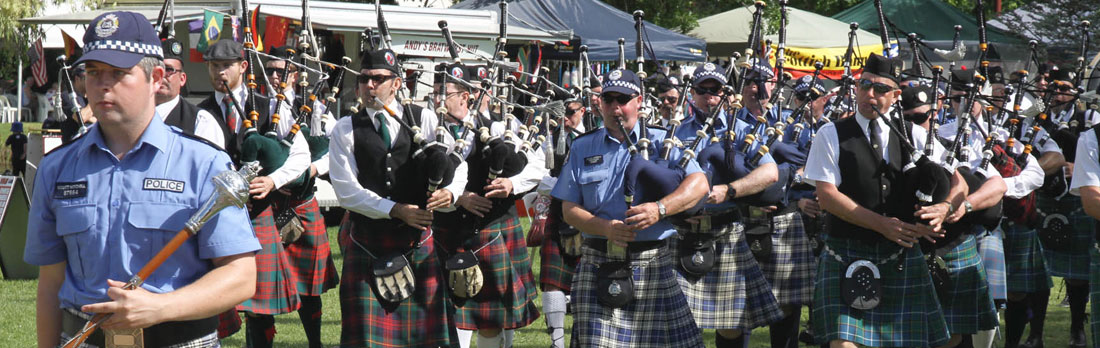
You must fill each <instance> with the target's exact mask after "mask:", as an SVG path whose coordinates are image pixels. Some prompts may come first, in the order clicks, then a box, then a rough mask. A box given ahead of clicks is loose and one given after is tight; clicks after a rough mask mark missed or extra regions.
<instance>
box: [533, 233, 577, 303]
mask: <svg viewBox="0 0 1100 348" xmlns="http://www.w3.org/2000/svg"><path fill="white" fill-rule="evenodd" d="M570 228H572V227H570ZM539 255H540V259H539V264H540V266H541V267H539V289H540V290H542V291H547V287H551V286H552V287H555V288H558V289H559V290H561V291H562V292H564V293H566V294H568V293H569V292H570V290H572V289H573V275H574V274H576V273H577V262H579V261H580V257H578V256H569V255H565V254H564V252H563V251H562V250H561V234H559V233H558V232H557V231H547V232H546V237H545V238H543V239H542V247H541V248H539Z"/></svg>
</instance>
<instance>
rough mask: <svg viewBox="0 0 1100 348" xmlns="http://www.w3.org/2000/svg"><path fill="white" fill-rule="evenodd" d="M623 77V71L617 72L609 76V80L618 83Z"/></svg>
mask: <svg viewBox="0 0 1100 348" xmlns="http://www.w3.org/2000/svg"><path fill="white" fill-rule="evenodd" d="M622 77H623V71H622V70H615V71H612V72H611V74H608V75H607V78H609V79H611V81H617V80H619V79H620V78H622Z"/></svg>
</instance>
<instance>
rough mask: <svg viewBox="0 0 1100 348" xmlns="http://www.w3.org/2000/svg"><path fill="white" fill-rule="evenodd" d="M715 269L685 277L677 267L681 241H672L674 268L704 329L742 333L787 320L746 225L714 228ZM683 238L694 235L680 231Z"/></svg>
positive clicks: (730, 224) (690, 306)
mask: <svg viewBox="0 0 1100 348" xmlns="http://www.w3.org/2000/svg"><path fill="white" fill-rule="evenodd" d="M713 229H714V230H716V231H714V232H713V233H714V234H715V235H717V236H718V239H717V240H715V242H714V256H715V260H714V268H713V269H711V271H710V272H709V273H707V274H705V275H703V276H702V277H698V278H697V277H695V276H692V275H690V274H686V273H684V271H683V270H682V269H680V267H678V266H676V263H675V262H676V261H675V260H676V259H678V258H679V257H680V251H679V248H678V244H679V240H678V239H679V238H678V237H671V238H668V241H669V248H670V249H672V254H673V255H674V256H675V258H674V259H673V261H672V262H673V268H674V269H675V270H676V280H677V282H678V283H679V284H680V291H682V292H683V293H684V297H685V298H686V299H687V304H688V308H691V314H692V316H693V317H694V318H695V324H696V325H697V326H698V327H699V328H700V329H742V330H745V331H749V330H752V329H754V328H757V327H761V326H767V325H770V324H772V323H774V322H776V321H779V320H780V319H783V311H782V310H780V308H779V303H778V302H777V301H776V300H775V295H773V294H772V290H771V285H769V284H768V281H767V279H765V278H764V273H763V272H762V271H761V270H760V265H759V264H757V262H756V259H754V258H753V257H752V252H751V251H749V245H748V243H747V242H745V229H744V225H742V224H741V223H739V222H734V223H728V224H723V225H719V226H714V227H713ZM678 232H679V233H678V234H679V235H684V234H686V233H692V232H691V231H689V230H679V231H678Z"/></svg>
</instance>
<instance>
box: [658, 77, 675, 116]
mask: <svg viewBox="0 0 1100 348" xmlns="http://www.w3.org/2000/svg"><path fill="white" fill-rule="evenodd" d="M674 80H675V81H676V82H679V79H677V78H675V77H668V78H661V79H658V80H657V81H656V83H655V85H656V86H655V88H656V91H657V98H658V99H659V100H660V102H661V104H660V107H659V108H658V109H657V113H658V114H659V115H660V117H658V119H657V120H654V123H655V124H657V125H659V126H661V127H668V121H669V120H671V119H672V118H673V117H674V116H675V115H676V109H677V108H679V107H680V90H679V88H680V84H679V83H673V81H674Z"/></svg>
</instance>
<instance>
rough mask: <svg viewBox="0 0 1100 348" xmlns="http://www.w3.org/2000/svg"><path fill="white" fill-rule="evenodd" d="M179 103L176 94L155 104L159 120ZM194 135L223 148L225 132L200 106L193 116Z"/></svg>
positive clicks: (212, 116)
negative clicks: (196, 113) (170, 98)
mask: <svg viewBox="0 0 1100 348" xmlns="http://www.w3.org/2000/svg"><path fill="white" fill-rule="evenodd" d="M179 103H180V96H178V95H177V96H176V97H175V98H172V100H169V101H166V102H164V104H160V105H157V114H159V115H160V117H161V120H162V121H163V120H164V119H165V118H167V117H168V114H170V113H172V110H173V109H175V108H176V105H179ZM195 135H196V136H198V137H200V138H203V139H206V140H207V141H209V142H211V143H214V144H215V145H218V146H219V147H221V148H223V149H224V148H225V133H222V127H221V126H219V125H218V120H217V119H215V118H214V115H213V114H211V113H210V112H209V111H206V110H204V109H201V108H199V112H198V115H196V116H195Z"/></svg>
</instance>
